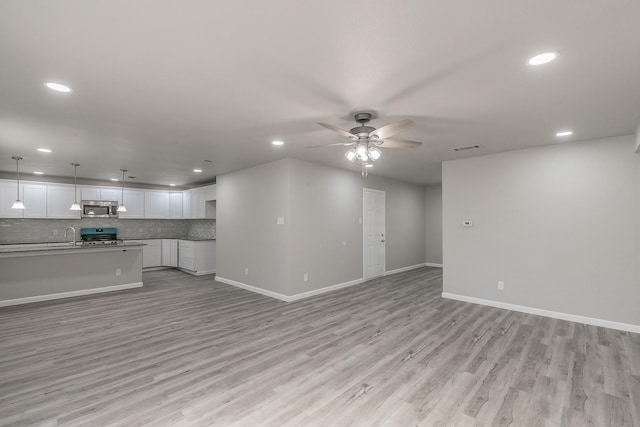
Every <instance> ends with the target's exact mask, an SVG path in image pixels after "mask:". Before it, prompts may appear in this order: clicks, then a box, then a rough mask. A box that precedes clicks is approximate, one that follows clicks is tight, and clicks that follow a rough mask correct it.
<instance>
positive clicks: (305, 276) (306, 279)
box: [302, 273, 309, 282]
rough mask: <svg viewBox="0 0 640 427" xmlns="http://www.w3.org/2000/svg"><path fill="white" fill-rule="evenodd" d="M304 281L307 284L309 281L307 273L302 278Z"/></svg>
mask: <svg viewBox="0 0 640 427" xmlns="http://www.w3.org/2000/svg"><path fill="white" fill-rule="evenodd" d="M302 280H304V281H305V282H308V281H309V275H308V274H307V273H304V276H302Z"/></svg>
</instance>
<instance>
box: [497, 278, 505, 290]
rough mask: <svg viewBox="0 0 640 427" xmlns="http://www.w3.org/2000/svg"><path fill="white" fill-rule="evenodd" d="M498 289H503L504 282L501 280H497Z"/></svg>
mask: <svg viewBox="0 0 640 427" xmlns="http://www.w3.org/2000/svg"><path fill="white" fill-rule="evenodd" d="M498 290H500V291H504V282H503V281H501V280H499V281H498Z"/></svg>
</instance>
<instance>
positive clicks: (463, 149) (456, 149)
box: [453, 145, 480, 151]
mask: <svg viewBox="0 0 640 427" xmlns="http://www.w3.org/2000/svg"><path fill="white" fill-rule="evenodd" d="M476 148H480V146H479V145H467V146H466V147H458V148H454V149H453V151H466V150H475V149H476Z"/></svg>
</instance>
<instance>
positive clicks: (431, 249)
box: [424, 185, 442, 265]
mask: <svg viewBox="0 0 640 427" xmlns="http://www.w3.org/2000/svg"><path fill="white" fill-rule="evenodd" d="M424 194H425V239H426V260H427V264H440V265H442V185H429V186H427V187H425V190H424Z"/></svg>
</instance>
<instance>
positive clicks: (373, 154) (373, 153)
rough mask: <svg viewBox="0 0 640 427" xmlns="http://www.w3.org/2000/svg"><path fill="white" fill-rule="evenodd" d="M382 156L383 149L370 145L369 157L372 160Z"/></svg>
mask: <svg viewBox="0 0 640 427" xmlns="http://www.w3.org/2000/svg"><path fill="white" fill-rule="evenodd" d="M380 156H382V151H380V149H379V148H378V147H369V158H370V159H371V160H372V161H374V162H375V161H376V160H378V159H379V158H380Z"/></svg>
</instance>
